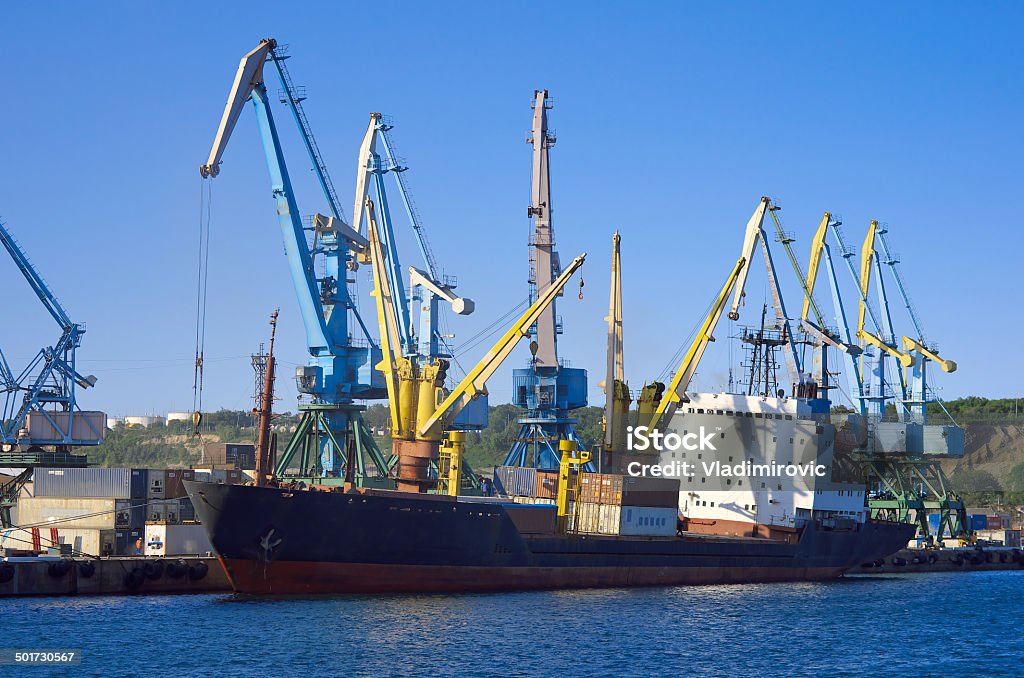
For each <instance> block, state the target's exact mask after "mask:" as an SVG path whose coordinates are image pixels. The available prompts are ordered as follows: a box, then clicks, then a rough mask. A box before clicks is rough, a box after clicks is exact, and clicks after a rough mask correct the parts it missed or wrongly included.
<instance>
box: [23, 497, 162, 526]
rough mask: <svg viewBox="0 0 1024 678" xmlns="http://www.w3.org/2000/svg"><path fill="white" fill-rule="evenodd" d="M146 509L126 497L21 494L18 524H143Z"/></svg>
mask: <svg viewBox="0 0 1024 678" xmlns="http://www.w3.org/2000/svg"><path fill="white" fill-rule="evenodd" d="M144 520H145V511H144V509H143V507H142V506H141V505H139V506H133V505H132V502H131V500H129V499H108V498H98V497H22V498H21V499H19V500H18V524H19V525H32V526H47V525H50V524H53V525H55V526H61V527H69V528H72V527H73V528H84V529H114V528H116V527H125V528H131V527H142V522H143V521H144Z"/></svg>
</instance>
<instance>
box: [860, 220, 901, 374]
mask: <svg viewBox="0 0 1024 678" xmlns="http://www.w3.org/2000/svg"><path fill="white" fill-rule="evenodd" d="M877 230H878V222H877V221H872V222H871V224H870V225H869V226H868V234H867V236H866V237H865V238H864V246H863V247H862V248H861V253H860V306H859V309H858V312H857V338H858V339H860V340H861V341H863V342H864V343H865V344H870V345H871V346H874V347H875V348H877V349H879V350H880V351H885V352H886V353H888V354H889V355H891V356H892V357H894V358H896V360H898V361H899V363H900V365H902V366H903V367H904V368H907V367H911V366H913V364H914V356H913V354H910V353H904V352H902V351H900V350H899V349H898V348H896V347H895V346H890V345H889V344H887V343H886V342H884V341H883V340H882V339H881V338H880V337H879V336H878V335H876V334H872V333H871V332H868V331H867V330H866V329H864V315H865V313H867V303H868V290H869V289H870V287H871V265H872V263H873V262H874V257H875V232H876V231H877Z"/></svg>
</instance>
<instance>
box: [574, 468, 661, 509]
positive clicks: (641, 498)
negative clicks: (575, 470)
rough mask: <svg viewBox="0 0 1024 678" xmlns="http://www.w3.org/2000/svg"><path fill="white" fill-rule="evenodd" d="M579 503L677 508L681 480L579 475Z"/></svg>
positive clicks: (607, 474)
mask: <svg viewBox="0 0 1024 678" xmlns="http://www.w3.org/2000/svg"><path fill="white" fill-rule="evenodd" d="M580 501H583V502H589V503H594V504H607V505H613V506H652V507H659V508H676V507H677V506H678V505H679V479H678V478H649V477H646V476H642V477H634V476H622V475H619V474H613V473H584V474H582V475H581V476H580Z"/></svg>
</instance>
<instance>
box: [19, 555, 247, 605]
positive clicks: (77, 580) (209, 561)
mask: <svg viewBox="0 0 1024 678" xmlns="http://www.w3.org/2000/svg"><path fill="white" fill-rule="evenodd" d="M230 591H231V584H230V583H229V582H228V579H227V575H226V574H225V573H224V568H223V567H221V564H220V563H219V562H218V561H217V559H216V558H214V557H210V556H182V557H178V558H166V559H163V558H147V557H131V556H111V557H106V558H67V557H64V558H58V557H46V556H43V557H25V558H7V559H4V560H3V561H0V597H4V598H12V597H25V596H123V595H146V594H161V595H164V594H174V593H224V592H230Z"/></svg>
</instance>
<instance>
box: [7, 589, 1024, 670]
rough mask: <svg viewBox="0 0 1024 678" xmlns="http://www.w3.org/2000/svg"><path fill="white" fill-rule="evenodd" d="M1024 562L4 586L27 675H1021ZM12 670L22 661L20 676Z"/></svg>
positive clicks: (11, 640) (10, 636)
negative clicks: (586, 578) (354, 587)
mask: <svg viewBox="0 0 1024 678" xmlns="http://www.w3.org/2000/svg"><path fill="white" fill-rule="evenodd" d="M1022 595H1024V572H1020V571H1001V572H974V573H932V574H900V575H895V574H894V575H885V576H854V577H847V578H845V579H842V580H839V581H835V582H829V583H821V584H812V583H803V584H769V585H764V584H762V585H740V586H707V587H700V586H697V587H685V588H661V589H628V590H627V589H615V590H587V591H559V592H530V593H513V594H488V595H455V596H442V595H431V596H387V597H333V598H329V597H325V598H288V599H270V598H254V597H246V596H236V595H227V594H223V595H195V596H147V597H130V596H129V597H116V598H114V597H105V598H100V597H77V598H60V599H57V598H36V599H7V600H0V612H2V614H3V618H4V619H5V620H6V621H5V623H4V630H5V635H6V638H5V640H4V645H5V646H6V647H9V648H15V649H32V650H58V649H77V650H80V651H81V652H82V663H81V664H80V665H78V666H74V667H69V668H68V669H63V668H54V667H37V668H34V669H31V670H28V669H25V670H23V671H20V672H19V673H20V674H25V675H28V674H31V675H65V674H66V675H96V676H148V675H168V676H172V675H188V676H264V675H267V676H269V675H277V676H280V675H286V676H299V675H319V676H330V675H339V676H340V675H344V676H387V675H410V676H413V675H415V676H434V675H480V676H486V675H538V676H551V675H556V676H557V675H562V676H583V675H587V676H589V675H593V676H612V675H616V676H621V675H635V676H647V675H667V676H680V675H698V676H708V675H720V676H818V675H830V676H854V675H867V674H873V675H919V676H933V675H934V676H939V675H979V674H985V675H1007V676H1010V675H1020V674H1021V672H1022V670H1024V667H1022V665H1021V662H1022V661H1024V637H1022V636H1021V634H1019V633H1018V632H1017V629H1018V625H1019V617H1020V613H1021V605H1020V601H1021V597H1022ZM10 675H13V674H10Z"/></svg>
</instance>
